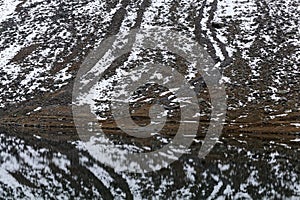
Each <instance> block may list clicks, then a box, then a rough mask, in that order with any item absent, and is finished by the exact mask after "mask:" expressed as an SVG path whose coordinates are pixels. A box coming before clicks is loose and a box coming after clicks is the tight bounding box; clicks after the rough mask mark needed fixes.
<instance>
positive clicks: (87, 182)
mask: <svg viewBox="0 0 300 200" xmlns="http://www.w3.org/2000/svg"><path fill="white" fill-rule="evenodd" d="M0 141H1V145H0V151H1V153H0V156H1V158H0V172H1V173H0V185H1V187H0V194H1V197H3V198H4V197H14V198H21V197H26V198H31V199H32V198H38V197H43V198H56V199H65V198H70V197H72V196H73V197H74V196H76V197H82V198H95V197H98V198H99V197H100V196H101V197H102V198H104V199H107V198H112V197H114V198H122V199H124V198H130V197H131V195H133V196H134V197H135V198H148V197H149V196H155V197H157V198H163V199H165V198H167V197H168V198H171V197H172V198H180V199H183V198H188V199H191V198H195V197H199V198H200V197H201V198H210V199H214V198H217V197H219V198H221V197H223V198H225V197H228V198H234V199H236V198H242V197H245V198H247V197H250V198H255V199H256V198H261V197H265V198H273V197H277V198H280V199H282V198H286V197H296V196H299V192H300V191H299V185H300V180H299V173H298V170H299V168H297V167H296V168H295V167H294V166H295V164H296V163H297V156H296V155H295V153H294V150H295V149H294V147H288V148H287V147H280V144H279V143H274V142H273V143H272V142H271V145H269V146H268V147H267V148H266V146H265V147H264V150H263V149H260V147H258V146H257V147H256V148H255V149H252V148H251V149H250V148H249V147H248V145H253V144H254V143H251V142H249V141H248V142H249V143H248V144H247V145H243V144H246V142H245V141H242V140H238V139H236V140H235V139H234V140H226V139H225V140H221V141H223V142H225V143H226V144H227V145H224V144H223V143H222V142H220V143H219V144H218V145H217V148H216V151H213V153H212V157H211V158H209V159H207V160H206V161H205V162H204V161H201V160H199V159H197V158H195V157H194V156H193V155H187V156H184V158H183V159H181V161H180V162H176V163H174V164H172V165H171V166H172V168H170V169H165V170H162V171H160V172H159V174H160V176H158V175H157V174H156V173H149V174H143V175H139V174H127V173H120V174H118V173H115V172H114V171H113V170H112V169H110V168H108V167H106V166H104V165H103V164H101V163H99V162H96V161H95V160H94V159H93V158H92V157H90V156H89V154H87V152H85V148H84V147H83V146H82V143H81V142H74V143H72V144H71V143H62V142H59V144H58V142H54V141H50V140H49V141H48V142H47V143H44V145H41V144H42V143H43V142H42V140H41V137H38V136H35V137H32V138H30V139H28V138H27V139H20V138H18V137H16V136H9V135H6V134H1V135H0ZM236 142H237V143H240V145H238V146H239V147H237V145H236ZM255 145H257V142H256V144H255ZM63 146H64V147H63ZM128 147H129V146H128ZM132 148H134V149H135V150H136V147H132ZM220 149H222V151H219V150H220ZM257 151H268V152H269V153H268V154H265V155H263V154H261V152H260V153H259V152H257ZM217 152H218V153H217ZM279 152H280V154H279ZM257 153H259V154H257ZM232 159H234V160H235V161H234V162H233V161H232ZM282 159H284V162H283V163H282V162H281V160H282ZM241 174H243V175H242V176H241ZM183 177H185V178H183Z"/></svg>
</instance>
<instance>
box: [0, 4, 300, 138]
mask: <svg viewBox="0 0 300 200" xmlns="http://www.w3.org/2000/svg"><path fill="white" fill-rule="evenodd" d="M0 10H1V17H0V30H1V31H0V34H1V37H0V44H1V45H0V58H1V60H0V73H1V81H0V93H1V95H0V107H1V111H0V114H1V115H0V116H1V123H2V124H12V125H26V126H64V127H72V126H73V121H72V111H71V106H70V105H71V103H72V99H71V97H72V87H73V82H74V78H75V76H76V73H77V70H78V69H79V67H80V65H81V63H82V62H83V60H84V58H85V57H86V56H87V54H88V53H89V52H90V51H91V50H92V49H93V48H94V47H96V46H97V45H99V44H100V42H101V41H102V40H104V39H105V38H108V37H109V36H112V35H117V36H120V35H126V34H127V33H128V32H129V30H131V29H133V28H145V27H154V26H161V27H170V28H171V29H174V30H176V31H179V32H182V33H185V34H187V35H189V36H190V37H192V38H193V39H195V40H196V41H197V42H198V43H199V44H201V45H203V46H204V47H205V49H206V50H207V51H208V52H209V54H210V56H211V57H212V58H213V59H214V61H215V65H216V67H218V68H219V70H220V71H221V73H222V75H223V80H224V84H225V85H226V93H227V101H228V102H227V104H228V109H227V118H226V122H227V125H226V127H225V130H231V131H235V130H238V131H241V130H243V131H247V132H257V131H258V132H261V131H262V132H287V131H289V132H294V131H298V129H297V128H298V126H297V125H298V124H297V122H299V114H300V113H299V112H300V107H299V105H298V104H299V88H300V87H299V86H300V71H299V58H300V55H299V54H300V50H299V49H300V48H299V47H300V42H299V34H300V31H299V3H298V2H297V1H293V0H289V1H283V0H275V1H266V0H264V1H258V0H201V1H174V0H168V1H161V0H153V1H151V0H141V1H130V0H120V1H117V0H116V1H115V0H114V1H95V0H85V1H64V2H61V1H56V0H53V1H40V0H22V1H21V0H20V1H19V0H3V1H1V2H0ZM128 57H129V56H128ZM128 57H127V58H128ZM125 61H126V58H125V60H124V61H121V63H120V64H122V63H123V62H125ZM107 71H108V72H109V71H110V70H107ZM110 73H112V74H113V73H114V72H113V71H110ZM144 95H145V96H146V94H144ZM150 95H152V94H150ZM145 98H147V97H145ZM207 105H209V104H206V107H207ZM204 108H205V104H204ZM136 113H138V114H133V115H134V116H135V117H137V118H139V117H140V118H142V117H144V116H147V113H144V112H142V111H141V112H136ZM208 113H209V112H208ZM108 124H111V123H110V122H109V123H108Z"/></svg>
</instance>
